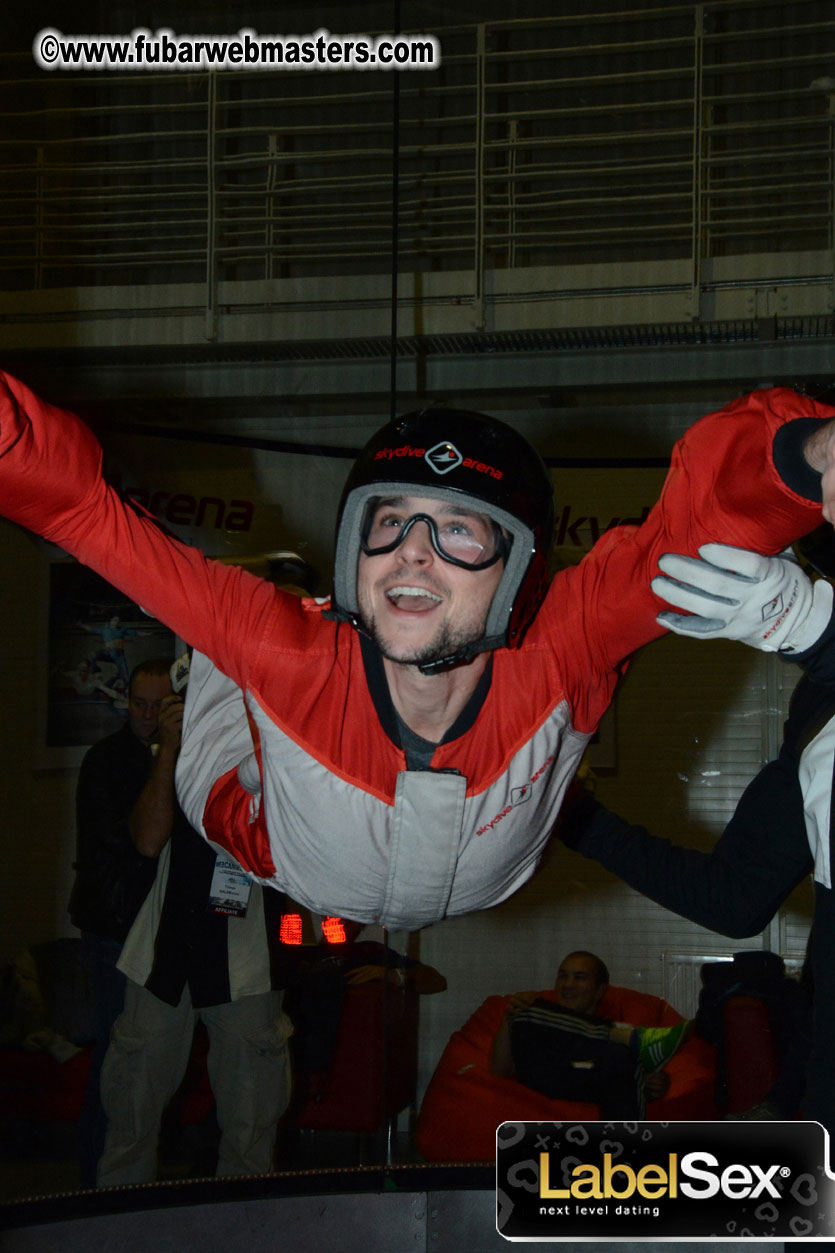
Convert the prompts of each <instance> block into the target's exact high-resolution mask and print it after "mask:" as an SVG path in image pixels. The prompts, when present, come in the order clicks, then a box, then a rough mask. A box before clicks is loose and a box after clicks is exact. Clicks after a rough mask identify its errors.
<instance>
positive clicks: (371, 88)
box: [0, 0, 835, 326]
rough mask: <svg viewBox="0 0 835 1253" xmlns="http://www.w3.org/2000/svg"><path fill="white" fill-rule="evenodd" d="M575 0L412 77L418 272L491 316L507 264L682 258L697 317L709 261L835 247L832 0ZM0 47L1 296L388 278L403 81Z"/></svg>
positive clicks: (456, 49) (466, 39) (448, 45)
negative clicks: (443, 281)
mask: <svg viewBox="0 0 835 1253" xmlns="http://www.w3.org/2000/svg"><path fill="white" fill-rule="evenodd" d="M579 8H580V6H579V4H578V12H577V13H576V14H575V15H563V16H560V17H550V18H531V19H527V20H508V21H503V22H491V23H485V24H481V25H478V26H456V27H448V28H445V29H444V28H441V29H438V30H436V31H434V32H433V33H435V34H436V35H437V36H438V38H439V40H440V43H441V48H442V53H443V62H442V65H441V67H440V68H439V69H438V70H435V71H431V72H421V73H417V72H413V73H405V74H403V75H402V77H401V81H400V93H399V96H400V104H399V186H400V193H399V206H400V208H399V241H400V243H399V265H400V268H401V270H404V271H410V272H414V273H418V274H419V273H426V274H435V273H439V272H440V273H444V272H451V271H455V272H465V273H467V274H469V275H470V276H471V280H470V290H469V292H468V293H467V295H468V298H471V299H472V301H473V303H474V305H475V308H476V315H477V316H476V319H475V323H474V325H476V326H478V325H483V317H480V316H479V310H480V307H481V306H482V305H483V300H484V292H485V289H486V287H487V276H488V275H489V274H491V273H494V272H498V271H502V270H510V271H516V270H520V269H524V268H531V267H534V268H535V267H541V266H565V265H576V264H578V263H586V264H600V265H603V266H618V265H621V264H622V263H623V262H624V261H655V262H664V261H668V260H672V259H676V260H687V261H688V262H689V264H690V270H689V272H690V273H691V275H692V294H693V314H694V316H696V315H697V313H698V307H699V299H700V293H701V291H702V287H703V283H704V281H705V267H706V264H707V263H708V262H710V261H711V260H712V259H715V258H719V257H744V256H745V255H747V254H750V253H752V252H757V253H778V252H786V251H794V250H801V249H802V250H805V251H811V250H829V254H830V256H831V255H832V249H833V216H834V215H835V200H834V199H833V182H834V177H833V174H834V172H833V153H835V61H834V60H833V52H835V14H833V10H832V6H831V5H830V4H828V3H820V2H819V0H799V2H798V3H792V4H785V3H768V0H754V2H752V0H712V2H708V3H705V4H702V5H696V6H695V7H694V6H693V5H690V4H682V5H680V6H667V7H664V8H660V9H659V8H651V9H645V10H644V9H639V8H629V7H626V6H622V8H621V10H620V11H615V12H612V13H608V14H601V15H596V16H595V15H594V14H589V13H583V12H580V11H579ZM0 62H1V63H2V69H3V71H4V74H3V80H2V83H0V287H2V288H5V289H7V290H8V289H12V290H15V289H16V290H27V291H30V290H42V289H50V288H56V287H67V286H70V287H90V286H115V285H120V284H130V285H134V286H135V285H150V284H153V285H158V286H165V285H168V284H173V283H197V284H202V285H204V286H205V292H206V304H207V306H208V307H209V308H211V307H212V303H213V300H214V293H216V291H217V286H218V284H219V283H220V282H222V281H224V280H263V279H267V280H270V279H281V278H290V279H293V278H302V277H303V278H307V279H321V280H322V281H323V285H324V283H325V281H326V280H327V279H329V278H331V279H332V278H334V277H339V276H342V277H345V276H363V275H375V274H385V273H388V271H389V269H390V266H391V204H392V186H391V182H392V133H393V132H392V84H391V79H390V78H389V77H388V76H386V75H385V74H382V73H364V74H358V73H351V72H348V73H333V72H331V73H308V72H306V73H288V72H283V73H277V72H254V71H249V72H244V71H241V72H238V71H234V72H222V73H194V74H191V73H186V74H180V73H168V74H164V73H163V74H147V73H136V74H119V73H104V74H103V73H101V72H98V73H95V74H86V75H77V74H74V73H73V74H70V73H65V74H61V73H57V72H56V73H52V74H44V73H42V72H41V71H38V70H36V69H35V68H34V66H33V65H31V64H30V62H29V60H28V59H27V58H26V57H25V56H18V57H10V56H6V57H3V58H0ZM831 270H832V267H830V273H829V274H828V275H827V276H826V277H827V278H828V279H829V280H830V281H831V280H832V273H831Z"/></svg>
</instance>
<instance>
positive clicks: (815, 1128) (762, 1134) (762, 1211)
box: [496, 1121, 835, 1240]
mask: <svg viewBox="0 0 835 1253" xmlns="http://www.w3.org/2000/svg"><path fill="white" fill-rule="evenodd" d="M826 1139H827V1137H826V1133H825V1132H824V1130H823V1128H822V1127H821V1126H820V1125H819V1124H818V1123H801V1122H790V1123H768V1124H757V1123H749V1122H746V1121H739V1122H731V1123H727V1122H716V1123H704V1122H702V1123H650V1122H641V1123H638V1122H632V1123H629V1122H625V1123H611V1122H609V1123H603V1122H594V1123H592V1122H589V1123H578V1124H574V1125H572V1124H569V1123H559V1122H557V1123H555V1122H541V1123H504V1124H502V1126H501V1127H500V1128H499V1130H498V1132H497V1133H496V1201H497V1228H498V1231H499V1232H500V1234H501V1235H503V1236H505V1237H506V1238H507V1239H509V1240H530V1239H539V1240H570V1239H576V1238H580V1237H582V1238H585V1239H601V1238H605V1237H607V1236H618V1237H620V1238H624V1239H625V1238H629V1239H633V1238H635V1239H639V1240H640V1239H649V1240H665V1239H671V1238H673V1239H675V1238H686V1237H689V1238H696V1237H703V1238H705V1239H711V1238H712V1239H723V1238H724V1239H727V1240H730V1239H734V1240H737V1239H743V1240H746V1239H758V1238H759V1239H772V1240H774V1239H780V1240H787V1239H808V1238H814V1237H818V1238H826V1239H829V1240H832V1238H833V1235H835V1187H834V1186H833V1185H834V1184H835V1178H833V1177H832V1176H830V1175H829V1174H828V1172H827V1170H826V1168H825V1165H824V1163H825V1162H826V1160H827V1143H826Z"/></svg>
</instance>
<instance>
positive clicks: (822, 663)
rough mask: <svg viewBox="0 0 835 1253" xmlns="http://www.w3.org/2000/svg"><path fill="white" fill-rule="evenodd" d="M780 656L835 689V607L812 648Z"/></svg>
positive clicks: (825, 685) (812, 679) (821, 683)
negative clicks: (827, 623)
mask: <svg viewBox="0 0 835 1253" xmlns="http://www.w3.org/2000/svg"><path fill="white" fill-rule="evenodd" d="M779 657H780V660H781V661H785V662H789V663H791V664H794V665H798V666H800V667H801V669H802V670H803V671H804V672H805V674H806V677H807V679H808V680H809V681H810V682H812V683H815V684H819V685H821V687H830V688H832V689H833V690H835V607H833V611H832V617H831V618H830V619H829V625H828V626H827V627H826V629H825V630H824V631H823V632H822V633H821V634H820V635H819V636H818V638H817V639H816V640H815V642H814V644H813V645H812V647H811V648H807V649H806V651H805V652H803V653H780V654H779ZM827 699H828V697H827Z"/></svg>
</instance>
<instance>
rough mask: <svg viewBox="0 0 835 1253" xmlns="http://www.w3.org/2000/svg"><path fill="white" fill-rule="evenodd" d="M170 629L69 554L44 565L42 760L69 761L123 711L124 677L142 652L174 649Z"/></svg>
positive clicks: (168, 653) (115, 725)
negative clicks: (46, 603)
mask: <svg viewBox="0 0 835 1253" xmlns="http://www.w3.org/2000/svg"><path fill="white" fill-rule="evenodd" d="M175 645H176V637H175V636H174V633H173V632H172V631H170V630H169V629H168V628H167V627H164V626H163V625H162V623H160V622H158V621H157V620H156V619H155V618H150V617H148V615H147V614H145V613H143V612H142V610H141V608H140V607H139V606H138V605H136V604H135V603H134V602H133V601H132V600H130V599H129V598H128V597H126V596H124V595H123V594H122V593H121V592H119V591H117V589H116V588H115V587H112V586H111V585H110V584H109V583H107V582H106V581H105V580H104V579H102V578H100V577H99V575H97V574H94V573H93V571H92V570H87V569H85V567H84V566H80V565H78V563H77V562H75V561H56V562H52V563H51V564H50V567H49V632H48V639H47V648H46V652H47V656H46V666H45V673H44V689H45V691H44V697H45V699H44V701H43V709H44V717H43V742H42V750H43V759H42V761H41V763H40V764H41V765H42V766H44V767H59V766H72V765H75V764H77V763H78V762H79V761H80V759H81V757H82V756H83V754H84V752H85V750H86V749H87V747H88V746H89V745H90V744H94V743H95V742H96V741H97V740H100V739H102V738H103V736H105V735H109V734H110V733H111V732H113V731H118V730H119V728H120V727H121V726H122V724H123V723H124V721H125V719H126V717H127V708H128V681H129V679H130V674H131V671H132V670H133V668H134V666H136V665H138V664H139V662H140V661H145V660H146V659H147V658H149V657H170V658H171V659H172V661H173V659H174V656H175Z"/></svg>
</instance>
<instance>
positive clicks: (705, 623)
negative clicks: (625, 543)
mask: <svg viewBox="0 0 835 1253" xmlns="http://www.w3.org/2000/svg"><path fill="white" fill-rule="evenodd" d="M658 565H659V567H660V569H661V570H662V571H663V575H657V576H656V577H655V578H654V579H653V580H652V584H651V586H652V590H653V591H654V592H655V593H656V595H657V596H660V597H661V598H662V600H666V601H667V602H668V603H669V604H670V605H675V606H676V607H677V608H678V609H685V610H687V613H685V614H681V613H671V612H670V611H668V610H664V611H663V612H662V613H660V614H659V615H658V619H657V621H658V622H659V624H660V625H661V626H664V627H667V628H668V629H669V630H670V631H674V632H675V634H676V635H688V636H690V637H691V638H693V639H707V640H713V639H727V640H740V641H742V643H745V644H750V645H751V646H752V647H753V648H759V649H761V650H762V651H763V652H778V651H780V652H790V653H792V652H803V651H804V650H805V649H807V648H810V647H811V646H812V644H814V643H815V641H816V640H817V638H818V637H819V635H820V634H821V632H822V631H823V630H824V628H825V627H826V626H827V624H828V623H829V619H830V617H831V614H832V587H831V585H830V584H829V583H827V582H826V581H825V580H819V581H818V582H817V583H814V584H813V583H812V582H811V580H810V579H809V578H808V577H807V576H806V575H805V574H804V573H803V571H802V570H801V569H800V567H799V566H798V565H797V563H796V562H795V561H794V560H792V559H791V558H788V557H762V556H760V555H759V553H752V552H747V551H746V550H745V549H743V548H731V547H729V546H728V545H727V544H703V545H702V547H701V548H700V549H699V557H685V556H681V555H679V554H677V553H665V554H664V555H663V556H662V557H661V558H660V559H659V561H658Z"/></svg>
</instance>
